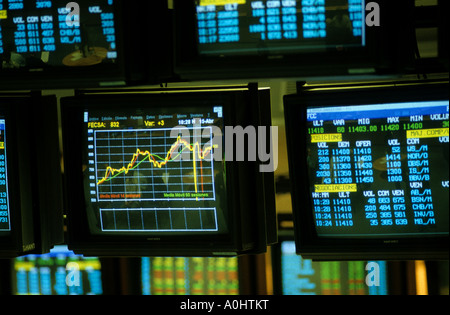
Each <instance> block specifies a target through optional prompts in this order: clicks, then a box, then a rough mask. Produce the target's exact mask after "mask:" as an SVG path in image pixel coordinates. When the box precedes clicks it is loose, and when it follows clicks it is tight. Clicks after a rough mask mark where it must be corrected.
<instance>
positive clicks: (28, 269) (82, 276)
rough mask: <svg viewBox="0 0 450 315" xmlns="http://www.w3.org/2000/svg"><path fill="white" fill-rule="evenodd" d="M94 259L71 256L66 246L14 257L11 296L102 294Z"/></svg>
mask: <svg viewBox="0 0 450 315" xmlns="http://www.w3.org/2000/svg"><path fill="white" fill-rule="evenodd" d="M101 270H102V269H101V263H100V261H99V259H98V258H91V257H90V258H87V257H83V256H79V255H75V254H74V253H73V252H72V251H69V250H68V249H67V246H56V247H55V248H54V249H52V251H51V252H50V254H46V255H28V256H24V257H19V258H16V259H15V260H14V273H13V274H14V279H13V283H14V288H13V289H14V292H13V294H15V295H102V294H103V284H102V271H101Z"/></svg>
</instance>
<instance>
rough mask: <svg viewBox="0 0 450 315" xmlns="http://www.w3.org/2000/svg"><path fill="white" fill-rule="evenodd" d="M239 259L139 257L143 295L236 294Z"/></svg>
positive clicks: (237, 291)
mask: <svg viewBox="0 0 450 315" xmlns="http://www.w3.org/2000/svg"><path fill="white" fill-rule="evenodd" d="M239 275H240V273H239V258H237V257H232V258H214V257H206V258H205V257H192V258H183V257H152V258H150V257H144V258H141V282H142V286H141V288H142V294H143V295H239V294H240V288H239Z"/></svg>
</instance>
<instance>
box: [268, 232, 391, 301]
mask: <svg viewBox="0 0 450 315" xmlns="http://www.w3.org/2000/svg"><path fill="white" fill-rule="evenodd" d="M274 249H275V250H274V252H273V260H274V265H275V266H277V267H276V268H278V269H274V270H275V271H274V272H275V273H274V280H275V286H276V291H277V292H275V294H276V295H388V292H389V291H388V287H389V285H388V273H387V263H386V262H385V261H372V262H369V261H349V262H342V261H329V262H314V261H312V260H310V259H304V258H302V257H301V256H299V255H297V254H296V246H295V241H294V237H293V235H292V238H291V239H290V240H287V239H284V240H283V241H281V242H280V244H278V245H277V246H276V247H274ZM366 268H368V270H366ZM373 268H376V270H375V269H373ZM375 272H376V275H375ZM369 273H373V276H372V275H370V274H369ZM368 279H369V281H367V280H368Z"/></svg>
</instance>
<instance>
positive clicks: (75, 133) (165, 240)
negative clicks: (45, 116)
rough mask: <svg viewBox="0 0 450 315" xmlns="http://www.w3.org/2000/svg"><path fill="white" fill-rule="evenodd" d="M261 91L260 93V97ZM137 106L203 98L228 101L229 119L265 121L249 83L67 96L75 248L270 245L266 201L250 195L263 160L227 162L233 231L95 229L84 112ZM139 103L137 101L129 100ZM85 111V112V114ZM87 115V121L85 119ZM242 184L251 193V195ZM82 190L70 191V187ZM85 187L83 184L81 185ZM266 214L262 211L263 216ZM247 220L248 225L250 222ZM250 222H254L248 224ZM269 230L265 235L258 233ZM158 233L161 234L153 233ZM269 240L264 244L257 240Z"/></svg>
mask: <svg viewBox="0 0 450 315" xmlns="http://www.w3.org/2000/svg"><path fill="white" fill-rule="evenodd" d="M258 96H259V95H258V93H257V94H256V97H258ZM133 103H135V104H136V106H135V107H141V108H142V107H146V106H149V108H151V106H158V105H159V106H164V107H170V106H174V107H177V106H183V104H184V106H187V104H188V103H191V104H193V105H194V104H197V106H199V104H201V105H200V106H211V104H221V105H223V106H224V125H225V126H230V125H231V126H235V125H246V124H247V125H256V124H258V122H259V117H258V109H257V108H255V106H257V105H258V100H257V99H255V94H254V93H252V92H249V91H248V90H247V89H240V90H239V89H238V90H236V91H232V90H231V91H228V92H227V91H214V90H213V91H210V92H205V91H203V92H198V93H192V92H191V93H189V92H187V93H162V94H161V93H153V94H152V93H142V94H139V93H137V94H136V93H133V92H131V93H130V94H127V93H125V94H122V95H119V94H117V95H115V94H105V95H101V94H100V95H85V96H82V95H80V96H78V97H74V98H64V99H62V100H61V106H62V124H63V140H64V156H65V192H66V211H67V223H68V244H69V248H70V249H71V250H73V251H75V253H79V254H83V255H94V256H114V255H120V256H174V255H175V256H186V257H192V256H233V255H238V254H239V253H242V252H246V251H249V250H254V249H255V248H260V249H262V247H264V250H265V247H266V245H265V244H266V243H265V241H266V239H265V217H264V215H265V214H264V204H263V203H262V204H258V203H257V204H256V205H254V207H248V209H247V206H249V205H251V203H252V202H253V204H254V201H252V200H251V198H250V196H256V191H257V189H258V188H256V187H255V185H253V186H252V185H248V183H249V181H254V182H255V183H257V179H258V178H260V175H259V174H258V173H257V172H258V170H259V169H258V165H257V163H254V162H225V164H226V169H227V174H226V175H227V179H226V182H227V183H226V184H227V193H228V194H229V196H228V198H227V199H228V205H229V207H228V208H229V209H228V212H229V217H230V222H233V223H230V222H228V227H229V231H228V232H227V233H226V234H223V235H207V236H202V234H201V233H200V234H198V235H195V236H192V237H187V236H183V235H181V236H180V235H178V236H167V237H166V236H164V237H163V236H161V237H160V239H158V238H159V236H158V234H157V233H152V235H148V236H145V235H138V236H124V235H117V236H116V235H114V236H101V235H92V234H91V233H90V230H89V226H88V225H87V218H86V215H85V213H84V212H85V210H84V209H85V205H84V197H81V198H80V196H83V195H84V194H83V193H82V192H80V190H81V189H80V188H82V187H83V186H82V183H83V181H82V176H81V175H82V173H81V172H79V171H78V169H77V167H78V166H80V167H81V158H82V157H81V152H80V150H79V149H78V148H81V145H82V139H81V138H80V135H81V126H82V118H83V115H82V113H83V112H84V110H85V109H86V108H87V109H99V108H100V109H101V108H109V109H111V108H117V109H120V108H124V107H123V106H124V104H133ZM129 106H130V107H129V108H133V105H129ZM80 113H81V115H80ZM80 119H81V121H80ZM236 186H238V187H241V188H242V189H244V190H245V191H246V192H248V194H249V196H246V195H245V194H244V193H243V192H241V191H240V190H239V189H236ZM71 191H72V192H76V193H75V194H74V193H70V192H71ZM81 191H82V190H81ZM258 213H259V214H260V215H258V221H260V222H261V220H262V222H261V223H262V224H260V226H251V225H249V223H250V222H251V220H250V217H251V215H257V214H258ZM261 214H262V216H261ZM244 225H246V227H244ZM247 225H248V226H247ZM258 233H263V234H260V235H264V238H260V237H259V236H258V237H256V235H257V234H258ZM150 238H156V239H150ZM258 242H264V245H263V244H262V243H261V244H257V243H258Z"/></svg>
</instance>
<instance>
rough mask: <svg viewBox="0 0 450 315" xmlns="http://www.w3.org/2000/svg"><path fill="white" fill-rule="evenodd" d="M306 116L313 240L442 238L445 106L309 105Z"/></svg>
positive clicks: (446, 210) (446, 163)
mask: <svg viewBox="0 0 450 315" xmlns="http://www.w3.org/2000/svg"><path fill="white" fill-rule="evenodd" d="M307 115H308V123H307V125H308V129H307V135H306V136H307V154H308V157H307V164H308V172H309V180H310V191H311V196H310V198H311V204H312V207H313V208H312V211H313V216H314V218H315V224H316V231H317V233H318V235H319V237H337V238H345V237H352V238H353V237H361V238H367V237H369V238H370V237H372V238H388V237H400V238H401V237H427V236H430V237H439V236H448V233H449V208H448V206H449V204H448V195H449V191H448V189H449V102H448V100H446V101H436V102H418V103H393V104H379V105H362V106H341V107H310V108H308V111H307Z"/></svg>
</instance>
